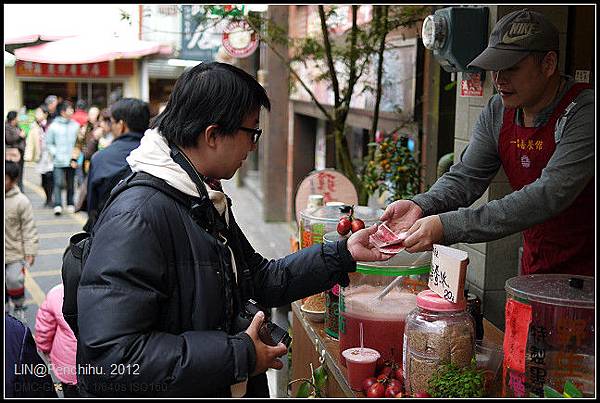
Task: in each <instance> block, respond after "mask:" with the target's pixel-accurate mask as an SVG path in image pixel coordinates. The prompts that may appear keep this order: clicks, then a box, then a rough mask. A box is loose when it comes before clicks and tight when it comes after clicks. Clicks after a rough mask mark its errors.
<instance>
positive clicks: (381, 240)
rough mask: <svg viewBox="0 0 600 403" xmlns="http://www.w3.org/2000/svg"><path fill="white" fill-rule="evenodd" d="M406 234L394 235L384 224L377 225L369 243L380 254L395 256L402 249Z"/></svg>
mask: <svg viewBox="0 0 600 403" xmlns="http://www.w3.org/2000/svg"><path fill="white" fill-rule="evenodd" d="M406 236H407V233H406V232H401V233H399V234H396V233H394V231H392V230H391V229H390V228H389V227H388V226H387V225H386V224H385V223H383V224H381V225H379V228H377V232H376V233H374V234H373V235H371V236H370V237H369V242H371V244H372V245H374V246H376V247H377V249H379V251H380V252H382V253H387V254H396V253H398V252H400V251H401V250H402V249H404V244H403V241H404V239H406Z"/></svg>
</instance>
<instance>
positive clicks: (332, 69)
mask: <svg viewBox="0 0 600 403" xmlns="http://www.w3.org/2000/svg"><path fill="white" fill-rule="evenodd" d="M318 8H319V18H320V19H321V32H322V33H323V45H324V46H325V56H326V57H327V66H328V67H329V74H330V75H331V85H332V87H333V102H334V107H336V108H337V106H338V105H339V102H340V84H339V82H338V79H337V74H336V72H335V66H334V65H333V56H332V53H331V42H329V33H328V32H327V17H325V9H324V8H323V6H318Z"/></svg>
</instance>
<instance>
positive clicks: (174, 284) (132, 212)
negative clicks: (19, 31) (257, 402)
mask: <svg viewBox="0 0 600 403" xmlns="http://www.w3.org/2000/svg"><path fill="white" fill-rule="evenodd" d="M523 23H527V24H534V25H536V27H538V28H539V29H535V30H530V33H531V34H530V36H531V38H525V39H523V38H521V37H523V35H521V37H515V38H513V39H511V41H510V44H504V45H502V46H499V43H500V42H501V41H503V40H505V39H504V38H506V37H507V36H508V37H510V33H511V32H512V31H511V26H512V24H523ZM558 50H559V46H558V31H557V30H556V28H555V27H554V26H552V24H550V23H549V22H548V21H547V20H546V19H545V17H544V16H543V15H541V14H539V13H535V12H530V11H527V10H519V11H515V12H513V13H510V14H508V15H506V16H504V17H503V18H502V19H501V20H499V21H498V23H497V24H496V26H495V27H494V30H493V31H492V33H491V35H490V39H489V45H488V48H486V50H485V51H484V52H483V53H482V54H481V55H480V56H478V57H477V58H476V59H475V60H474V61H473V62H472V65H473V66H476V67H479V68H482V69H485V70H488V71H491V72H492V79H493V81H494V86H495V88H496V90H497V94H496V95H494V96H493V97H492V99H491V100H490V102H489V104H488V105H487V106H486V107H485V108H484V110H483V112H482V113H481V115H480V118H479V120H478V123H477V125H476V126H475V129H474V133H473V136H472V137H471V140H470V143H469V147H468V148H467V150H466V151H465V153H463V155H462V156H461V158H460V160H459V161H458V162H457V163H456V164H455V165H454V166H453V167H452V168H451V169H450V171H449V172H448V173H447V174H445V175H444V176H442V177H441V178H440V179H439V180H438V182H437V183H436V184H434V186H433V187H432V188H431V189H430V190H429V191H427V192H425V193H422V194H420V195H417V196H415V197H414V198H412V199H411V200H399V201H396V202H394V203H392V204H390V205H389V206H388V207H387V209H386V211H385V212H384V215H383V216H382V217H381V219H382V221H385V222H388V223H389V227H390V228H392V229H394V230H395V231H397V232H398V233H399V232H400V231H402V232H403V233H405V234H406V238H405V239H404V245H405V247H406V250H407V251H409V252H419V251H423V250H430V249H431V247H432V245H433V244H434V243H443V244H454V243H458V242H468V243H476V242H487V241H490V240H494V239H499V238H501V237H504V236H506V235H508V234H512V233H517V232H520V231H524V253H523V259H522V261H523V268H524V272H525V274H531V273H573V274H585V275H591V276H593V275H594V255H593V252H594V249H595V248H594V245H593V244H592V245H591V246H590V245H589V243H590V242H591V243H593V239H594V236H593V235H594V232H593V231H594V223H593V220H590V219H589V217H590V216H593V213H594V203H595V200H594V183H593V176H594V171H593V169H594V147H593V145H594V105H593V103H594V94H593V92H592V91H591V90H590V89H589V88H587V87H585V86H582V85H579V84H576V83H575V81H574V80H573V78H572V77H569V76H565V75H562V74H560V73H559V71H558ZM573 103H575V105H573V106H572V107H570V105H571V104H573ZM567 107H569V108H568V110H567ZM261 109H265V110H269V109H270V101H269V98H268V96H267V93H266V91H265V89H264V88H263V87H262V86H261V85H260V84H259V83H258V82H257V81H256V80H255V79H254V78H253V77H252V76H251V75H249V74H248V73H246V72H244V71H243V70H241V69H239V68H237V67H234V66H232V65H229V64H225V63H218V62H214V63H202V64H199V65H197V66H195V67H193V68H190V69H187V70H186V71H184V73H183V74H182V75H181V77H180V78H179V79H178V80H177V83H176V84H175V87H174V89H173V92H172V94H171V96H170V99H169V102H168V103H167V105H166V107H165V108H164V110H163V111H162V112H161V113H159V114H158V115H157V116H156V117H155V118H154V119H152V120H151V119H150V112H149V108H148V105H147V103H145V102H143V101H141V100H139V99H134V98H122V99H120V100H118V101H117V102H115V103H114V104H112V105H111V106H110V108H108V109H104V110H99V109H98V108H97V107H95V106H91V107H89V108H88V107H87V106H86V105H85V103H84V102H83V101H77V102H76V103H75V105H73V104H72V103H71V102H70V101H68V100H60V99H59V98H58V97H56V96H54V95H49V96H47V98H46V100H45V102H44V103H43V104H42V105H40V106H39V107H38V108H37V109H35V111H34V116H35V119H34V120H33V121H32V122H31V124H30V125H29V127H28V128H20V127H19V114H18V113H17V112H16V111H11V112H9V113H8V115H7V117H6V123H5V145H6V154H5V201H6V207H5V208H6V216H5V249H6V252H5V261H6V263H5V288H6V293H5V295H6V298H5V312H7V313H11V314H12V315H13V316H14V317H13V316H10V315H5V318H6V325H7V326H6V327H7V335H9V336H10V337H9V336H7V360H9V359H13V358H14V360H15V361H19V362H20V363H22V362H29V363H36V362H40V357H39V355H38V354H37V352H36V351H39V352H40V353H41V354H45V355H48V360H49V361H50V362H52V363H53V365H54V367H55V368H59V367H60V368H65V367H70V368H74V367H75V366H76V365H88V366H93V367H94V368H98V369H99V371H91V372H92V373H85V374H82V373H78V372H77V371H55V375H56V376H57V378H58V379H59V380H60V382H61V383H62V389H63V391H64V395H65V397H74V396H87V397H95V396H103V397H120V396H137V397H141V396H153V397H242V396H245V397H268V388H267V378H266V376H265V372H266V371H267V370H268V369H269V368H275V369H280V368H281V367H282V365H283V364H282V362H281V360H279V357H281V356H282V355H284V354H286V352H287V346H286V345H285V344H283V343H281V342H280V343H273V344H270V343H269V342H266V341H265V339H264V334H263V333H264V332H263V331H262V330H261V329H263V326H262V325H263V322H264V321H266V318H265V314H264V309H261V310H259V312H258V313H256V314H252V315H250V314H248V312H247V311H246V306H247V305H248V301H250V300H252V301H257V302H258V303H259V304H260V306H261V307H263V308H270V307H276V306H282V305H284V304H287V303H290V302H292V301H295V300H298V299H301V298H303V297H306V296H309V295H313V294H316V293H318V292H322V291H324V290H327V289H330V288H332V287H333V286H334V285H336V284H339V285H341V286H347V285H348V284H349V277H348V274H349V273H351V272H353V271H355V270H356V262H357V261H383V260H387V259H389V258H390V257H391V255H387V254H385V253H382V252H380V251H379V250H378V249H377V248H376V247H374V245H371V244H370V242H369V236H370V235H372V234H374V233H375V232H376V231H377V226H373V227H371V228H366V229H363V230H360V231H357V232H355V233H354V234H353V235H352V236H350V237H349V238H347V239H343V240H340V241H337V242H334V243H329V244H320V245H313V246H311V247H309V248H305V249H302V250H300V251H298V252H296V253H294V254H291V255H288V256H285V257H282V258H280V259H272V260H268V259H265V258H264V257H262V256H261V255H260V254H258V253H257V252H256V251H255V250H254V249H253V247H252V245H251V244H250V242H249V241H248V240H247V239H246V236H245V235H244V232H243V230H242V229H241V228H239V227H238V225H237V223H236V220H235V218H234V216H233V213H232V211H231V200H230V199H229V197H228V196H227V195H226V194H225V193H223V189H222V188H221V185H220V181H221V180H223V179H230V178H231V177H232V176H233V175H234V174H235V172H236V171H237V170H238V169H239V168H240V166H241V164H242V162H243V160H245V159H246V157H247V156H248V153H250V152H252V151H254V150H255V149H256V147H257V144H258V141H259V138H260V136H261V134H262V130H261V129H260V128H259V116H260V111H261ZM565 110H567V111H566V112H565ZM567 114H568V116H567ZM565 116H566V117H565ZM563 117H564V122H563V124H562V126H561V125H560V124H557V122H560V119H563ZM559 126H560V127H561V131H560V133H558V135H559V136H560V137H559V138H558V140H557V138H556V136H557V131H556V130H557V129H556V128H557V127H559ZM26 131H27V132H28V133H27V134H26V133H25V132H26ZM524 137H526V138H536V139H538V140H539V141H542V144H543V145H544V146H543V148H541V149H540V150H539V151H540V152H539V153H537V154H531V158H532V160H531V161H528V162H527V163H524V162H523V161H524V160H523V155H522V151H523V150H522V149H521V148H520V147H519V146H518V145H519V144H520V143H518V142H516V141H515V140H514V139H515V138H519V139H521V138H524ZM24 161H31V162H35V163H36V166H37V171H38V172H39V174H40V182H41V184H42V187H43V188H44V192H45V195H46V206H47V207H48V208H52V209H53V212H54V214H55V215H56V216H59V215H62V214H64V213H66V214H72V213H74V212H76V211H86V212H87V213H88V222H87V223H86V224H85V226H84V229H85V230H86V231H87V232H89V233H91V234H92V235H91V239H93V242H92V243H91V246H90V248H89V250H88V251H87V255H86V260H85V270H83V273H82V275H81V279H80V282H79V287H78V290H77V295H78V298H77V303H78V310H79V315H78V318H77V324H78V333H77V334H75V333H74V332H73V330H72V329H71V327H70V326H69V324H67V323H66V322H65V319H64V318H63V316H62V301H63V293H64V288H63V285H61V284H59V285H57V286H56V287H55V288H53V289H52V290H51V291H50V292H49V293H48V295H47V296H46V301H45V302H44V304H43V305H42V306H41V307H40V310H39V311H38V314H37V317H36V323H35V330H36V331H35V338H33V337H32V335H31V333H30V331H29V329H28V327H27V326H26V324H23V323H22V319H23V313H22V312H23V308H24V307H23V303H24V295H25V287H24V273H25V270H26V269H27V267H29V266H31V265H32V264H34V259H35V255H36V252H37V243H38V240H37V233H36V230H35V225H34V220H33V216H32V208H31V203H30V202H29V200H27V197H25V196H24V194H23V193H22V192H21V191H22V186H23V181H22V177H23V166H24V165H23V164H24ZM500 167H503V168H504V170H505V171H506V173H507V175H508V177H509V180H510V183H511V185H512V187H513V190H514V191H513V192H512V193H510V194H509V195H507V196H506V197H504V198H503V199H501V200H497V201H490V202H489V203H487V204H485V205H483V206H479V207H469V206H470V205H471V204H472V203H473V202H474V201H475V200H477V199H478V198H479V197H480V196H481V195H482V194H483V192H484V191H485V190H486V189H487V187H488V186H489V184H490V182H491V180H492V178H493V177H494V176H495V174H496V173H497V172H498V170H499V169H500ZM138 185H139V186H138ZM64 188H66V201H65V200H63V198H62V192H63V189H64ZM76 188H77V189H78V191H77V192H75V189H76ZM113 189H115V191H116V190H118V193H116V194H115V193H114V192H113V196H111V190H113ZM76 194H77V197H75V195H76ZM109 197H110V199H109ZM590 212H591V215H590ZM555 245H561V247H560V248H555ZM553 248H554V249H553ZM590 253H591V255H590ZM15 317H16V319H15ZM18 319H21V321H19V320H18ZM19 343H20V344H19ZM13 344H14V345H15V346H16V347H14V348H13V347H10V346H12V345H13ZM9 345H10V346H9ZM23 346H25V347H26V348H23ZM23 351H25V352H26V353H23ZM9 357H13V358H9ZM115 365H119V368H121V365H123V366H124V367H123V368H124V370H123V371H121V370H119V371H117V372H115V371H112V370H111V369H112V367H113V366H115ZM6 368H9V367H8V364H7V366H6ZM6 376H7V377H8V378H10V379H9V380H7V382H9V381H10V382H13V384H12V385H11V386H10V387H8V386H7V388H6V389H7V394H10V393H12V395H13V396H14V395H19V393H22V392H23V391H30V392H31V391H32V390H33V388H31V387H29V388H27V387H24V386H23V385H30V384H32V383H36V382H37V383H40V382H44V381H48V379H43V378H37V379H36V378H35V377H29V378H28V377H27V376H26V375H25V376H22V375H21V376H20V375H19V374H6ZM50 382H51V380H50ZM16 384H18V385H21V386H20V387H19V388H15V387H14V385H16ZM7 385H8V383H7ZM17 389H18V391H20V392H15V391H16V390H17ZM37 390H38V391H39V390H42V391H44V392H43V393H42V392H39V393H38V394H37V396H52V394H53V393H54V390H53V389H51V390H50V389H49V388H38V389H37ZM22 394H23V393H22Z"/></svg>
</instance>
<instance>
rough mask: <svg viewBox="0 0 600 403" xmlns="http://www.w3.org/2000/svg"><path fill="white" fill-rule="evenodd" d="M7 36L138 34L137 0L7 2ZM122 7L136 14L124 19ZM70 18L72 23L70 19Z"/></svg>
mask: <svg viewBox="0 0 600 403" xmlns="http://www.w3.org/2000/svg"><path fill="white" fill-rule="evenodd" d="M3 8H4V37H5V38H11V37H17V36H22V35H30V34H41V33H45V34H51V35H80V34H89V33H105V34H112V33H114V32H117V33H118V34H120V36H127V35H137V30H138V24H137V16H138V5H137V4H4V5H3ZM119 9H123V10H126V11H127V12H129V14H130V15H131V17H132V23H131V25H129V24H128V23H127V22H125V21H120V19H121V13H120V11H119ZM67 21H68V23H66V22H67Z"/></svg>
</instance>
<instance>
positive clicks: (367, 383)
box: [362, 376, 377, 393]
mask: <svg viewBox="0 0 600 403" xmlns="http://www.w3.org/2000/svg"><path fill="white" fill-rule="evenodd" d="M374 383H377V378H375V377H373V376H372V377H370V378H365V380H364V381H363V382H362V390H363V392H365V393H367V390H369V387H370V386H371V385H373V384H374Z"/></svg>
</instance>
